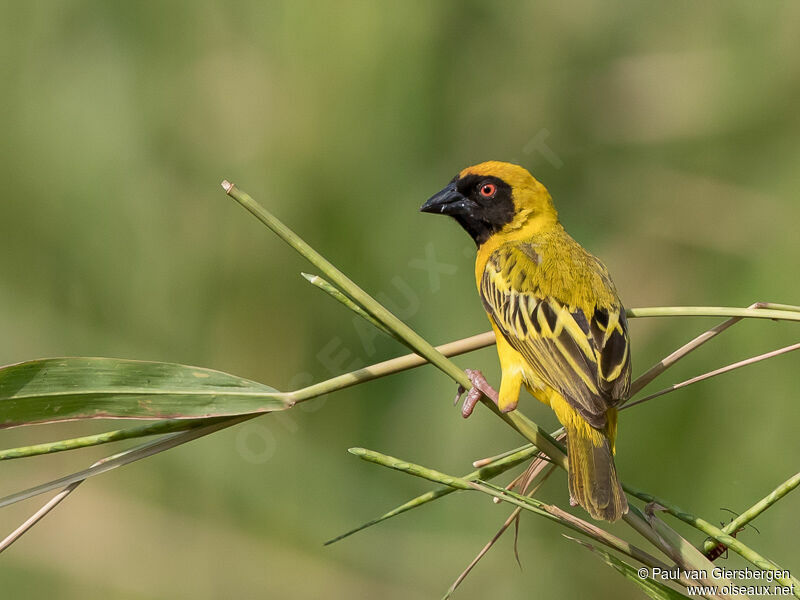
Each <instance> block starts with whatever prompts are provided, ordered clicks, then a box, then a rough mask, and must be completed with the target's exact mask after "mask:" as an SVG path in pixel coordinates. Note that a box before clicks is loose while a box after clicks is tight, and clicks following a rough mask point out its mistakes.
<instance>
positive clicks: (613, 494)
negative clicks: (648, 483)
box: [567, 427, 628, 521]
mask: <svg viewBox="0 0 800 600" xmlns="http://www.w3.org/2000/svg"><path fill="white" fill-rule="evenodd" d="M567 452H568V459H569V493H570V497H571V498H572V499H573V500H574V501H575V502H577V503H578V504H580V505H581V506H582V507H583V508H585V509H586V511H587V512H588V513H589V514H590V515H591V516H592V517H593V518H595V519H603V520H605V521H616V520H617V519H619V518H620V517H622V515H624V514H625V513H626V512H628V499H627V498H626V497H625V492H623V491H622V486H621V485H620V483H619V479H618V478H617V468H616V466H615V465H614V456H613V449H612V446H611V441H610V440H609V437H608V436H607V435H605V434H603V435H597V436H591V437H589V436H586V435H582V432H580V431H578V429H577V428H573V427H567Z"/></svg>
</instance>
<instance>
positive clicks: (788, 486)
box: [703, 473, 800, 554]
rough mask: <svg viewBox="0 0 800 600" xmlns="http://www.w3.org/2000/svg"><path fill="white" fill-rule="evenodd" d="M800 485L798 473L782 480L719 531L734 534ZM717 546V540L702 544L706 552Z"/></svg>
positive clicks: (799, 474)
mask: <svg viewBox="0 0 800 600" xmlns="http://www.w3.org/2000/svg"><path fill="white" fill-rule="evenodd" d="M798 485H800V473H797V474H795V475H793V476H792V477H790V478H789V479H787V480H786V481H784V482H783V483H782V484H780V485H779V486H778V487H776V488H775V489H774V490H772V491H771V492H770V493H769V494H767V495H766V496H764V497H763V498H762V499H761V500H759V501H758V502H756V503H755V504H754V505H753V506H751V507H750V508H748V509H747V510H746V511H744V512H743V513H741V514H740V515H739V516H738V517H736V518H735V519H734V520H733V521H731V522H730V523H728V524H727V525H725V527H723V528H722V529H721V531H722V532H723V533H725V534H727V535H734V532H736V531H738V530H739V529H741V528H742V527H744V526H745V525H747V524H748V523H749V522H750V521H752V520H753V519H755V518H756V517H757V516H759V515H760V514H761V513H763V512H764V511H765V510H767V509H768V508H769V507H770V506H772V505H773V504H775V503H776V502H777V501H778V500H780V499H781V498H783V497H784V496H785V495H786V494H788V493H789V492H791V491H792V490H794V489H795V488H797V486H798ZM717 546H719V542H717V541H716V540H713V541H712V540H708V541H706V542H704V544H703V552H705V553H706V554H708V553H709V552H711V551H712V550H714V549H715V548H716V547H717Z"/></svg>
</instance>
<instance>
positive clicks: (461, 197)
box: [420, 174, 514, 246]
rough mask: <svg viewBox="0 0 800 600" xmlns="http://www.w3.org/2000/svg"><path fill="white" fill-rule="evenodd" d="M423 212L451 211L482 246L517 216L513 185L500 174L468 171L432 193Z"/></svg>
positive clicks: (447, 213) (450, 213)
mask: <svg viewBox="0 0 800 600" xmlns="http://www.w3.org/2000/svg"><path fill="white" fill-rule="evenodd" d="M420 210H421V211H422V212H428V213H434V214H437V213H438V214H442V215H450V216H451V217H453V218H454V219H455V220H456V221H458V223H459V224H460V225H461V226H462V227H463V228H464V229H465V230H466V231H467V233H469V235H470V236H471V237H472V239H473V240H475V244H477V245H478V246H480V245H481V244H483V242H485V241H486V240H487V239H489V237H490V236H491V235H492V234H493V233H496V232H498V231H500V229H502V228H503V226H504V225H506V224H507V223H510V222H511V219H513V218H514V201H513V200H512V199H511V186H509V185H508V184H507V183H506V182H505V181H503V180H502V179H500V178H499V177H492V176H487V175H474V174H470V175H466V176H465V177H462V178H458V177H455V178H453V180H452V181H451V182H450V183H449V184H448V185H447V187H446V188H444V189H443V190H442V191H440V192H438V193H437V194H434V195H433V196H431V197H430V198H429V199H428V201H427V202H426V203H425V204H423V205H422V208H420Z"/></svg>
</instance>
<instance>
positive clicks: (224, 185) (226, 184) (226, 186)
mask: <svg viewBox="0 0 800 600" xmlns="http://www.w3.org/2000/svg"><path fill="white" fill-rule="evenodd" d="M222 189H223V190H225V193H226V194H230V193H231V190H232V189H233V184H232V183H231V182H230V181H228V180H227V179H223V180H222Z"/></svg>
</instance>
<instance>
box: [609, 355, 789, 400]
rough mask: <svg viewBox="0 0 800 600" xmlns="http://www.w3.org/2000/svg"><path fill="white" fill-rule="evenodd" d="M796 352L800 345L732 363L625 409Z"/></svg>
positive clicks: (650, 396) (653, 394) (658, 392)
mask: <svg viewBox="0 0 800 600" xmlns="http://www.w3.org/2000/svg"><path fill="white" fill-rule="evenodd" d="M794 350H800V343H799V344H792V345H791V346H785V347H783V348H779V349H777V350H773V351H771V352H765V353H764V354H759V355H758V356H751V357H750V358H746V359H745V360H740V361H738V362H735V363H731V364H729V365H726V366H724V367H720V368H719V369H714V370H713V371H709V372H708V373H703V374H702V375H697V376H696V377H692V378H690V379H687V380H685V381H681V382H680V383H676V384H674V385H671V386H669V387H668V388H664V389H663V390H659V391H657V392H654V393H652V394H650V395H649V396H645V397H644V398H640V399H638V400H634V401H633V402H628V403H627V404H626V405H625V406H624V407H623V409H626V408H631V407H632V406H636V405H637V404H642V403H643V402H647V401H648V400H652V399H653V398H658V397H659V396H663V395H664V394H669V393H670V392H674V391H675V390H679V389H681V388H685V387H686V386H689V385H692V384H693V383H699V382H701V381H705V380H706V379H711V378H712V377H716V376H717V375H722V374H724V373H729V372H731V371H735V370H736V369H739V368H741V367H746V366H748V365H752V364H755V363H757V362H760V361H762V360H767V359H768V358H774V357H776V356H780V355H781V354H786V353H787V352H793V351H794Z"/></svg>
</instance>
